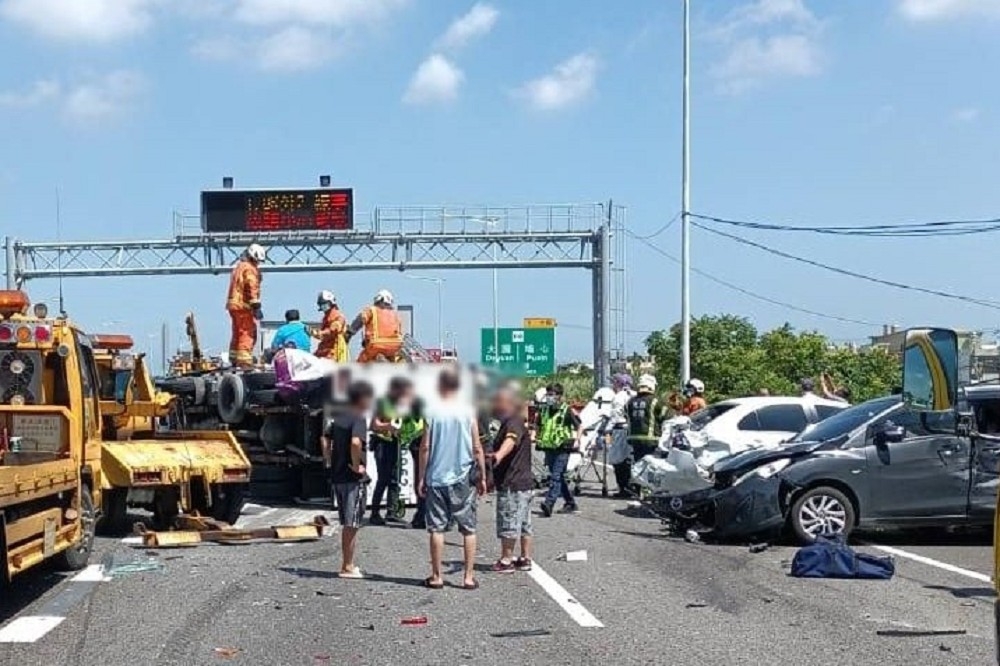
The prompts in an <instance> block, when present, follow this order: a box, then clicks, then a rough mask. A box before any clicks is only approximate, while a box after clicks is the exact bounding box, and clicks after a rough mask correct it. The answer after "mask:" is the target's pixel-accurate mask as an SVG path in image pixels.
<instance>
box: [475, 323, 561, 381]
mask: <svg viewBox="0 0 1000 666" xmlns="http://www.w3.org/2000/svg"><path fill="white" fill-rule="evenodd" d="M496 337H497V344H498V345H499V349H497V345H495V344H494V341H493V329H492V328H484V329H482V338H481V340H482V343H481V345H480V350H481V353H480V355H479V358H480V362H481V363H482V364H483V365H484V366H493V367H498V368H499V369H500V370H501V371H502V372H506V373H509V374H512V375H519V376H522V377H538V376H544V375H551V374H554V373H555V371H556V329H554V328H501V329H497V335H496Z"/></svg>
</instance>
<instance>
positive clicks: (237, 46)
mask: <svg viewBox="0 0 1000 666" xmlns="http://www.w3.org/2000/svg"><path fill="white" fill-rule="evenodd" d="M692 4H693V6H694V9H693V20H692V25H693V30H694V41H693V61H692V63H693V64H692V90H693V97H692V106H693V123H692V127H693V144H692V146H693V179H692V192H693V204H692V208H693V210H694V211H696V212H700V213H708V214H715V215H719V216H722V217H731V218H739V219H750V220H757V221H778V222H790V223H799V224H805V225H830V224H863V223H893V222H904V221H931V220H937V219H964V218H990V217H996V216H997V206H998V202H997V198H996V192H997V186H996V179H997V174H998V173H1000V169H998V166H1000V165H998V161H1000V131H998V130H1000V127H998V121H997V118H998V112H1000V88H998V87H997V86H996V85H994V84H993V83H992V80H993V79H994V78H995V71H994V70H995V67H994V66H993V65H994V63H997V62H1000V40H998V39H997V38H998V36H1000V0H883V1H880V2H872V1H870V0H837V1H836V2H834V1H832V0H825V1H820V0H754V1H746V2H737V1H723V0H713V1H711V2H709V1H708V0H693V2H692ZM680 30H681V2H680V0H671V1H664V0H657V1H654V0H629V1H628V2H616V3H611V2H596V1H584V0H573V1H570V0H550V1H549V2H544V3H540V2H534V1H530V0H508V1H501V0H496V1H495V2H490V3H480V4H478V5H477V4H475V3H472V2H457V1H451V0H434V1H433V2H432V1H431V0H217V1H210V0H202V1H198V0H170V1H168V0H0V232H2V233H3V234H10V235H13V236H16V237H17V238H19V239H22V240H48V239H52V238H55V236H56V224H55V213H54V210H55V203H54V200H55V195H54V192H55V190H56V188H57V187H58V188H59V190H60V192H61V201H62V227H63V229H62V236H63V238H64V239H66V240H69V239H95V240H96V239H102V238H164V237H168V236H169V235H170V233H171V231H172V227H171V221H172V212H173V211H175V210H177V211H183V212H188V213H195V212H197V205H198V193H199V191H200V190H201V189H204V188H212V187H217V186H218V184H219V183H220V180H221V177H222V176H223V175H232V176H234V177H235V178H236V182H237V185H238V186H240V185H243V186H296V185H304V186H312V185H313V184H314V183H315V182H316V177H317V175H318V174H320V173H330V174H333V177H334V181H335V183H337V184H340V185H344V186H351V187H353V188H355V197H356V207H357V208H358V209H359V210H368V209H370V208H372V207H373V206H376V205H391V204H438V203H473V204H475V203H483V204H517V203H528V202H567V201H581V202H583V201H598V200H606V199H608V198H613V199H614V200H615V201H616V202H617V203H621V204H624V205H626V206H627V207H628V209H629V224H630V228H631V230H632V231H633V233H635V234H637V235H649V234H652V233H653V232H655V231H657V230H659V229H662V228H663V226H664V225H665V224H666V223H667V222H668V221H670V220H671V219H672V218H673V217H674V216H675V215H676V213H677V211H678V209H679V207H680V182H679V181H680V173H679V168H680V115H679V113H680V71H681V60H680V57H681V48H680V43H681V42H680V39H681V31H680ZM741 233H742V232H741ZM679 234H680V229H679V225H677V224H674V225H672V226H670V227H669V228H668V229H667V230H666V231H665V232H663V233H661V234H659V235H657V236H655V237H653V238H652V239H650V242H652V243H654V244H656V245H657V246H659V247H660V248H662V249H663V250H665V251H667V252H669V253H671V254H673V255H675V256H676V255H677V254H679V241H680V237H679ZM746 235H747V236H748V237H752V238H754V239H755V240H757V241H758V242H763V243H767V244H772V245H773V246H774V247H777V248H780V249H782V250H785V251H788V252H791V253H795V254H799V255H803V256H806V257H809V258H812V259H816V260H820V261H824V262H827V263H831V264H835V265H837V266H842V267H844V268H848V269H852V270H855V271H860V272H866V273H871V274H875V275H879V276H882V277H885V278H888V279H892V280H895V281H898V282H904V283H908V284H915V285H920V286H926V287H935V288H939V289H945V290H951V291H955V292H959V293H963V294H968V295H971V296H976V297H981V298H989V297H990V296H991V293H992V291H993V290H992V289H991V285H993V284H994V283H995V281H994V280H992V279H991V278H992V277H993V275H992V273H993V272H994V270H995V268H994V267H995V265H996V262H995V258H994V252H995V250H994V248H995V244H994V243H992V242H990V241H991V240H992V238H991V237H990V236H989V235H981V236H973V237H967V238H939V239H934V240H932V239H865V238H843V239H830V238H826V237H821V236H812V235H796V234H776V233H774V232H757V233H755V234H749V233H748V234H746ZM628 253H629V259H630V263H629V267H628V269H629V271H630V281H631V293H630V303H631V309H630V313H629V328H630V329H632V330H634V331H635V332H634V333H632V334H631V335H630V343H631V344H630V346H638V345H639V342H640V341H641V339H642V338H643V337H644V333H643V331H647V330H650V329H654V328H662V327H665V326H668V325H670V324H672V323H674V322H675V321H676V320H677V319H678V317H679V269H678V267H677V266H676V265H674V264H672V263H669V262H668V261H665V260H664V259H663V258H662V257H661V256H660V255H658V254H656V253H655V252H654V251H652V250H650V249H649V248H648V247H646V246H644V245H643V244H641V243H638V242H631V243H630V246H629V249H628ZM692 257H693V263H694V265H695V266H696V267H697V268H699V269H700V270H702V271H705V272H707V273H710V274H712V275H715V276H717V277H718V278H721V279H723V280H726V281H728V282H733V283H737V284H740V285H742V286H743V287H745V288H746V289H749V290H751V291H753V292H756V293H759V294H761V295H764V296H766V297H768V298H770V299H775V300H779V301H783V302H787V303H790V304H794V305H798V306H801V307H805V308H809V309H813V310H819V311H823V312H827V313H830V314H833V315H839V316H843V317H848V318H851V319H857V320H861V321H865V322H871V323H873V324H875V325H876V326H866V325H863V324H848V323H842V322H837V321H832V320H826V319H823V318H818V317H813V316H810V315H806V314H802V313H800V312H796V311H793V310H788V309H786V308H783V307H781V306H776V305H773V304H768V303H764V302H761V301H757V300H754V299H751V298H748V297H747V296H745V295H742V294H739V293H736V292H734V291H732V290H729V289H726V288H724V287H721V286H719V285H718V284H715V283H713V282H710V281H707V280H705V279H704V278H702V277H699V276H697V275H696V276H694V277H693V295H692V307H693V310H694V313H695V314H708V313H719V312H733V313H738V314H742V315H746V316H749V317H751V318H752V319H753V320H754V321H755V322H756V323H757V324H758V325H759V326H761V327H771V326H775V325H779V324H781V323H783V322H785V321H789V322H791V323H792V324H793V325H795V326H797V327H800V328H808V329H813V328H815V329H819V330H821V331H823V332H825V333H827V334H828V335H829V336H830V337H832V338H834V339H836V340H863V339H864V338H865V337H866V336H867V335H869V334H872V333H874V332H876V331H875V329H876V328H878V326H880V325H881V324H882V323H889V322H893V323H897V324H901V325H907V324H918V323H928V322H930V323H937V324H947V325H953V326H959V327H965V328H973V329H984V330H987V331H992V330H993V329H995V328H997V327H998V324H1000V317H998V316H997V315H998V313H997V312H996V311H995V310H991V309H987V308H983V307H976V306H972V305H968V304H964V303H960V302H955V301H949V300H945V299H940V298H935V297H931V296H924V295H920V294H915V293H912V292H903V291H898V290H894V289H891V288H888V287H882V286H877V285H873V284H869V283H865V282H859V281H857V280H855V279H852V278H847V277H840V276H836V275H832V274H829V273H826V272H823V271H821V270H818V269H815V268H809V267H806V266H802V265H799V264H796V263H792V262H788V261H785V260H782V259H779V258H777V257H773V256H770V255H767V254H764V253H761V252H760V251H758V250H753V249H750V248H747V247H743V246H740V245H738V244H734V243H733V242H731V241H728V240H724V239H720V238H718V237H715V236H712V235H710V234H707V233H706V232H703V231H698V230H695V231H694V235H693V246H692ZM441 277H444V278H446V279H447V283H446V285H445V294H446V298H447V302H448V305H447V306H446V310H445V322H444V327H445V329H447V330H448V331H454V332H455V333H456V335H457V339H458V341H459V348H460V351H461V352H462V353H463V354H464V355H466V356H470V355H475V354H476V353H477V346H478V335H477V330H478V328H479V327H480V326H487V325H489V324H490V322H491V317H492V310H491V300H490V285H491V278H490V273H489V271H475V272H462V273H457V272H452V273H445V274H441ZM225 282H226V281H225V278H223V277H186V278H181V277H176V278H175V277H170V278H134V279H129V280H125V279H110V278H108V279H73V280H67V281H66V283H65V292H66V295H67V303H68V309H69V311H70V312H71V313H72V314H73V315H75V316H76V317H77V318H78V319H81V320H82V321H83V322H84V323H85V325H87V327H88V328H91V329H98V328H109V327H114V328H122V329H127V330H128V331H130V332H131V333H133V335H134V336H135V337H136V338H138V339H140V340H142V339H147V340H148V339H149V338H150V336H152V335H157V334H158V332H159V326H160V322H161V321H167V322H169V323H170V325H171V328H172V333H173V337H174V341H175V342H176V340H177V337H178V335H179V334H180V333H181V331H182V328H181V321H182V318H183V315H184V312H186V311H187V310H189V309H193V310H194V311H195V312H196V313H197V314H198V315H199V316H200V320H201V328H202V333H203V337H204V338H206V344H207V346H209V347H210V348H214V349H216V350H218V349H220V348H222V347H224V346H225V344H226V342H227V340H226V331H227V326H228V323H227V321H226V317H225V313H224V312H223V310H222V304H223V299H224V290H225V287H226V284H225ZM540 284H543V285H544V286H545V288H543V289H539V288H538V287H539V285H540ZM589 284H590V283H589V279H588V278H587V276H586V274H585V273H583V272H579V273H578V272H572V271H571V272H562V271H556V272H544V273H539V272H521V273H512V272H504V273H502V274H501V279H500V292H501V298H500V311H501V319H502V323H503V324H507V325H516V324H517V323H518V322H520V320H521V318H522V317H524V316H552V317H555V318H556V319H558V320H559V321H560V322H561V323H562V324H565V325H566V326H563V327H562V328H561V329H560V331H559V345H560V353H559V356H560V357H561V358H562V359H569V358H580V357H586V356H587V355H588V353H589V348H590V347H589V345H590V342H589V330H587V329H586V326H587V325H588V324H589V321H590V303H591V299H590V292H589ZM381 287H388V288H389V289H391V290H393V291H394V292H395V293H396V294H397V300H398V301H399V302H401V303H415V304H416V306H417V307H418V308H421V309H422V312H421V313H418V315H417V319H418V322H417V326H418V333H419V334H420V336H421V337H422V338H424V339H426V340H428V341H430V342H433V341H434V340H435V339H436V336H437V323H436V292H435V287H434V285H433V284H430V283H426V282H418V281H414V280H407V279H403V278H402V277H401V276H400V275H399V274H398V273H386V274H373V273H364V274H355V275H342V274H329V273H328V274H315V275H313V274H298V275H291V276H274V275H272V276H269V277H267V278H266V279H265V284H264V289H265V294H264V298H265V309H266V310H267V314H268V316H278V315H280V313H281V312H282V311H284V310H285V308H286V307H291V306H298V307H300V308H301V309H302V310H304V311H308V310H311V308H312V304H313V302H314V299H315V293H316V291H317V290H318V289H320V288H331V289H333V290H334V291H335V292H336V293H337V294H338V295H339V296H340V298H341V301H342V303H343V306H344V308H345V309H347V310H350V311H351V313H352V314H353V313H354V312H355V311H356V310H357V309H358V308H359V307H360V306H361V305H363V303H364V302H366V301H367V300H368V299H369V298H370V296H371V295H372V294H373V293H374V291H375V290H377V289H378V288H381ZM30 291H31V292H32V294H33V297H34V298H35V299H39V298H50V297H51V296H52V295H53V294H55V293H56V284H55V282H54V281H51V280H45V281H37V282H35V283H32V284H31V285H30ZM572 325H576V326H579V328H576V327H571V326H572Z"/></svg>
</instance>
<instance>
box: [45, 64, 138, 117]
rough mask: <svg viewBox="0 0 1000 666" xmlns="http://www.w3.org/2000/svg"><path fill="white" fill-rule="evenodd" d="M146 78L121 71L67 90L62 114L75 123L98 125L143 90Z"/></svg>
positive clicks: (129, 102) (131, 71) (127, 71)
mask: <svg viewBox="0 0 1000 666" xmlns="http://www.w3.org/2000/svg"><path fill="white" fill-rule="evenodd" d="M145 87H146V81H145V79H144V78H143V76H142V75H141V74H139V73H138V72H136V71H133V70H124V69H123V70H118V71H114V72H111V73H109V74H105V75H104V76H100V77H96V78H93V79H91V80H89V81H86V82H84V83H81V84H78V85H76V86H74V87H72V88H70V89H69V90H67V92H66V95H65V99H64V100H63V104H62V106H63V109H62V110H63V115H64V116H65V117H66V118H67V119H68V120H71V121H73V122H77V123H82V124H95V123H100V122H103V121H105V120H109V119H112V118H114V117H117V116H118V115H120V114H121V113H122V112H123V111H124V110H125V109H126V108H127V107H128V106H129V105H130V104H131V103H132V102H133V101H134V100H135V98H136V97H137V96H138V95H139V94H140V93H142V92H143V90H144V89H145Z"/></svg>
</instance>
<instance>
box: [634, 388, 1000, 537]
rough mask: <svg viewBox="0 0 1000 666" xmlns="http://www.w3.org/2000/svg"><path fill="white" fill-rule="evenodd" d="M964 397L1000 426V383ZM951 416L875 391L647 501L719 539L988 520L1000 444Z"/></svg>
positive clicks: (982, 423) (986, 421)
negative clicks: (690, 486) (973, 434)
mask: <svg viewBox="0 0 1000 666" xmlns="http://www.w3.org/2000/svg"><path fill="white" fill-rule="evenodd" d="M964 398H965V400H966V402H967V403H968V406H969V408H971V409H972V410H973V413H974V415H975V418H976V421H977V424H978V430H979V431H980V432H983V433H986V432H990V428H994V429H996V428H998V427H1000V387H998V386H996V385H992V386H979V387H975V386H973V387H968V388H966V389H965V391H964ZM954 418H955V417H954V415H953V413H952V412H931V413H928V412H919V411H914V410H911V409H907V408H906V406H905V405H904V404H903V401H902V398H901V397H900V396H888V397H884V398H877V399H875V400H869V401H868V402H865V403H862V404H859V405H855V406H853V407H851V408H849V409H845V410H844V411H842V412H840V413H839V414H836V415H834V416H832V417H830V418H828V419H826V420H824V421H822V422H820V423H818V424H816V425H815V426H813V427H811V428H809V429H807V430H805V431H803V433H801V434H800V435H799V436H798V437H796V438H795V439H793V440H792V441H791V442H789V443H788V444H786V445H784V446H783V447H782V448H780V449H776V450H758V451H748V452H746V453H743V454H740V455H736V456H733V457H732V458H729V459H726V460H723V461H720V462H719V463H717V464H716V465H715V468H714V475H713V478H712V482H713V486H712V487H711V488H708V489H705V490H700V491H697V492H693V493H688V494H685V495H678V496H660V497H654V498H652V500H651V501H652V502H653V505H654V509H655V510H656V511H657V513H659V514H660V515H661V516H663V517H665V518H667V519H668V520H669V521H670V522H671V523H672V524H673V526H674V527H675V528H677V529H679V530H681V531H686V530H687V529H692V528H693V529H696V530H698V531H699V532H700V533H701V534H702V536H708V537H713V538H717V539H721V540H729V539H754V538H760V537H765V538H770V537H773V536H776V535H778V534H780V533H782V532H786V531H787V532H789V533H790V534H791V535H793V536H794V537H795V538H796V540H798V541H799V542H801V543H811V542H812V541H814V540H815V538H816V537H817V536H819V535H820V534H827V533H836V534H844V535H847V534H849V533H850V532H851V531H852V530H854V529H856V528H878V527H892V528H906V527H928V526H950V527H953V526H983V527H985V526H989V525H992V522H993V515H994V505H995V503H996V492H997V477H998V472H997V469H998V466H997V463H998V451H1000V445H997V444H995V443H990V442H986V441H984V440H982V439H979V440H977V439H974V438H973V439H970V438H967V437H965V438H963V437H958V436H956V435H955V434H953V433H954V432H955V425H954ZM949 419H950V420H951V422H948V421H949Z"/></svg>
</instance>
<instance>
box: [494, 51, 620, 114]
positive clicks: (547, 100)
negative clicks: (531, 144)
mask: <svg viewBox="0 0 1000 666" xmlns="http://www.w3.org/2000/svg"><path fill="white" fill-rule="evenodd" d="M599 68H600V61H599V60H598V59H597V57H596V56H594V55H591V54H589V53H578V54H577V55H575V56H573V57H572V58H569V59H568V60H565V61H563V62H561V63H559V64H558V65H556V66H555V68H554V69H553V70H552V72H550V73H549V74H546V75H545V76H542V77H540V78H537V79H534V80H532V81H528V82H527V83H525V84H524V85H522V86H521V87H520V88H518V89H517V90H516V91H514V94H515V96H517V97H520V98H522V99H524V100H526V101H527V102H528V104H530V105H531V106H532V107H534V108H536V109H539V110H542V111H554V110H557V109H563V108H566V107H569V106H572V105H573V104H576V103H578V102H580V101H582V100H583V99H585V98H586V97H587V95H589V94H590V92H591V91H592V90H593V89H594V85H595V84H596V83H597V71H598V69H599Z"/></svg>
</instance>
